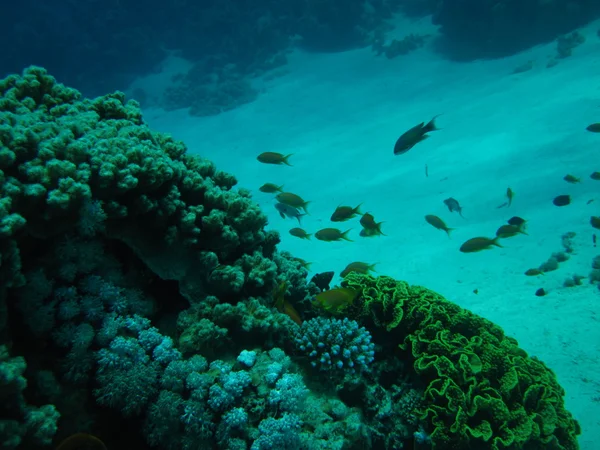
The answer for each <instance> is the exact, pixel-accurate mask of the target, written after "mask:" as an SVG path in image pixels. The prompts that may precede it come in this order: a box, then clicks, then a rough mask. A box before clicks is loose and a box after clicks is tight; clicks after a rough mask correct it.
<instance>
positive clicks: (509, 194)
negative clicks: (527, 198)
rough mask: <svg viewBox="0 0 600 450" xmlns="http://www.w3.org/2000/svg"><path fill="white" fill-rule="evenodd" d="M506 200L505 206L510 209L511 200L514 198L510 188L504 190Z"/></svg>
mask: <svg viewBox="0 0 600 450" xmlns="http://www.w3.org/2000/svg"><path fill="white" fill-rule="evenodd" d="M506 198H507V199H508V205H507V206H508V207H509V208H510V205H512V201H513V198H515V193H514V192H513V190H512V189H511V188H510V187H508V188H506Z"/></svg>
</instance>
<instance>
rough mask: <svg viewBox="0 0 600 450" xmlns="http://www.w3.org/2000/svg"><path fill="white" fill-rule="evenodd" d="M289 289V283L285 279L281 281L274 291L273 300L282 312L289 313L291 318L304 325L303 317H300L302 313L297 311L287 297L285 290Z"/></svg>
mask: <svg viewBox="0 0 600 450" xmlns="http://www.w3.org/2000/svg"><path fill="white" fill-rule="evenodd" d="M286 290H287V285H286V282H285V281H282V282H281V283H279V285H278V286H277V287H276V288H275V289H274V291H273V300H274V302H273V303H274V305H275V308H277V311H279V312H280V313H283V314H285V315H287V316H288V317H289V318H290V319H292V320H293V321H294V322H296V323H297V324H298V325H302V319H301V318H300V314H298V311H296V308H294V307H293V306H292V304H291V303H290V302H289V301H287V300H286V299H285V292H286Z"/></svg>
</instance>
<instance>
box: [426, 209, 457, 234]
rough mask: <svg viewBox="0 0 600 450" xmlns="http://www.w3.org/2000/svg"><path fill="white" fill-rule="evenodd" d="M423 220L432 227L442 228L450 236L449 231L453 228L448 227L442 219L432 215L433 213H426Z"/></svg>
mask: <svg viewBox="0 0 600 450" xmlns="http://www.w3.org/2000/svg"><path fill="white" fill-rule="evenodd" d="M425 221H426V222H427V223H428V224H429V225H431V226H433V227H434V228H437V229H438V230H444V231H445V232H446V234H447V235H448V237H450V232H451V231H452V230H453V229H452V228H448V226H447V225H446V223H445V222H444V221H443V220H442V219H440V218H439V217H438V216H434V215H433V214H428V215H426V216H425Z"/></svg>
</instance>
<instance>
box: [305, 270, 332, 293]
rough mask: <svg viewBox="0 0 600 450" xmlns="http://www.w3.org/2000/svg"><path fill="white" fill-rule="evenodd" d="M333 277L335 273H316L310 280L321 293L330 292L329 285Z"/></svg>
mask: <svg viewBox="0 0 600 450" xmlns="http://www.w3.org/2000/svg"><path fill="white" fill-rule="evenodd" d="M333 275H335V272H333V271H330V272H321V273H316V274H314V275H313V277H312V278H311V279H310V282H311V283H315V284H316V285H317V287H318V288H319V289H321V291H328V290H329V283H331V280H333Z"/></svg>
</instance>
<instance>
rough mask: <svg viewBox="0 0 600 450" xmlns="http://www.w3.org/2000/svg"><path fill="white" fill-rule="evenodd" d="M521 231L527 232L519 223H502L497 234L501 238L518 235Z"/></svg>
mask: <svg viewBox="0 0 600 450" xmlns="http://www.w3.org/2000/svg"><path fill="white" fill-rule="evenodd" d="M519 233H521V234H527V233H526V232H525V231H524V230H523V228H521V227H518V226H517V225H502V226H501V227H500V228H498V230H497V231H496V236H498V237H499V238H509V237H513V236H516V235H517V234H519Z"/></svg>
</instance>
